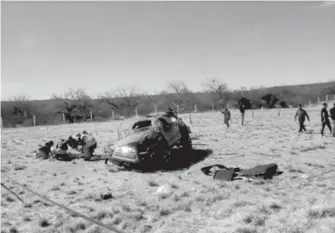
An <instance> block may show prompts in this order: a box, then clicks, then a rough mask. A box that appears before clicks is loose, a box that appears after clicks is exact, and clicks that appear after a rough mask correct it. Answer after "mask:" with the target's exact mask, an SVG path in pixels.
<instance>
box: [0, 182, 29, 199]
mask: <svg viewBox="0 0 335 233" xmlns="http://www.w3.org/2000/svg"><path fill="white" fill-rule="evenodd" d="M1 186H2V187H4V188H5V189H7V191H8V192H10V193H11V194H13V195H14V196H15V197H16V198H17V199H19V200H20V201H21V202H22V203H24V201H23V200H22V199H21V198H20V197H19V196H18V195H17V194H16V193H14V192H13V191H12V190H10V188H8V187H7V186H6V185H4V184H3V183H1Z"/></svg>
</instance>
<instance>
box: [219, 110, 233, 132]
mask: <svg viewBox="0 0 335 233" xmlns="http://www.w3.org/2000/svg"><path fill="white" fill-rule="evenodd" d="M221 112H222V114H223V116H224V123H225V124H226V125H227V127H229V126H230V125H229V121H230V117H231V113H230V111H229V109H228V108H227V107H226V108H225V109H224V110H223V111H221Z"/></svg>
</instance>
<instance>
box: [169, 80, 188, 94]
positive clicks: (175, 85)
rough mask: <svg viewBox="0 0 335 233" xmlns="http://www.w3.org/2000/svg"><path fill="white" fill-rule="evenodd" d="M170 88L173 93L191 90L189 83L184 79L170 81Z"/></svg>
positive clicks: (183, 92)
mask: <svg viewBox="0 0 335 233" xmlns="http://www.w3.org/2000/svg"><path fill="white" fill-rule="evenodd" d="M168 88H169V90H171V91H172V92H173V93H175V94H177V95H179V94H186V93H189V92H190V90H189V89H188V87H187V85H186V84H185V83H184V82H183V81H172V82H169V83H168Z"/></svg>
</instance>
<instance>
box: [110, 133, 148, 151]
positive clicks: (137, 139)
mask: <svg viewBox="0 0 335 233" xmlns="http://www.w3.org/2000/svg"><path fill="white" fill-rule="evenodd" d="M150 133H151V131H150V130H149V129H148V130H144V131H139V132H133V133H132V134H130V135H128V136H126V137H125V138H123V139H121V140H119V141H117V142H116V143H115V144H114V145H113V147H117V146H123V145H129V144H131V145H138V144H141V143H142V142H143V140H144V139H145V137H146V136H148V135H149V134H150Z"/></svg>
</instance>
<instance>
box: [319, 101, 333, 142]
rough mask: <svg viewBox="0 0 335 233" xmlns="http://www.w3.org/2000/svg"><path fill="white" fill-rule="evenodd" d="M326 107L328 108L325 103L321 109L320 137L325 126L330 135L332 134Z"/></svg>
mask: <svg viewBox="0 0 335 233" xmlns="http://www.w3.org/2000/svg"><path fill="white" fill-rule="evenodd" d="M327 107H328V105H327V103H324V104H323V108H322V109H321V122H322V127H321V135H323V132H324V129H325V127H326V126H327V127H328V129H329V131H330V133H332V127H331V125H330V121H329V114H328V110H327Z"/></svg>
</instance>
